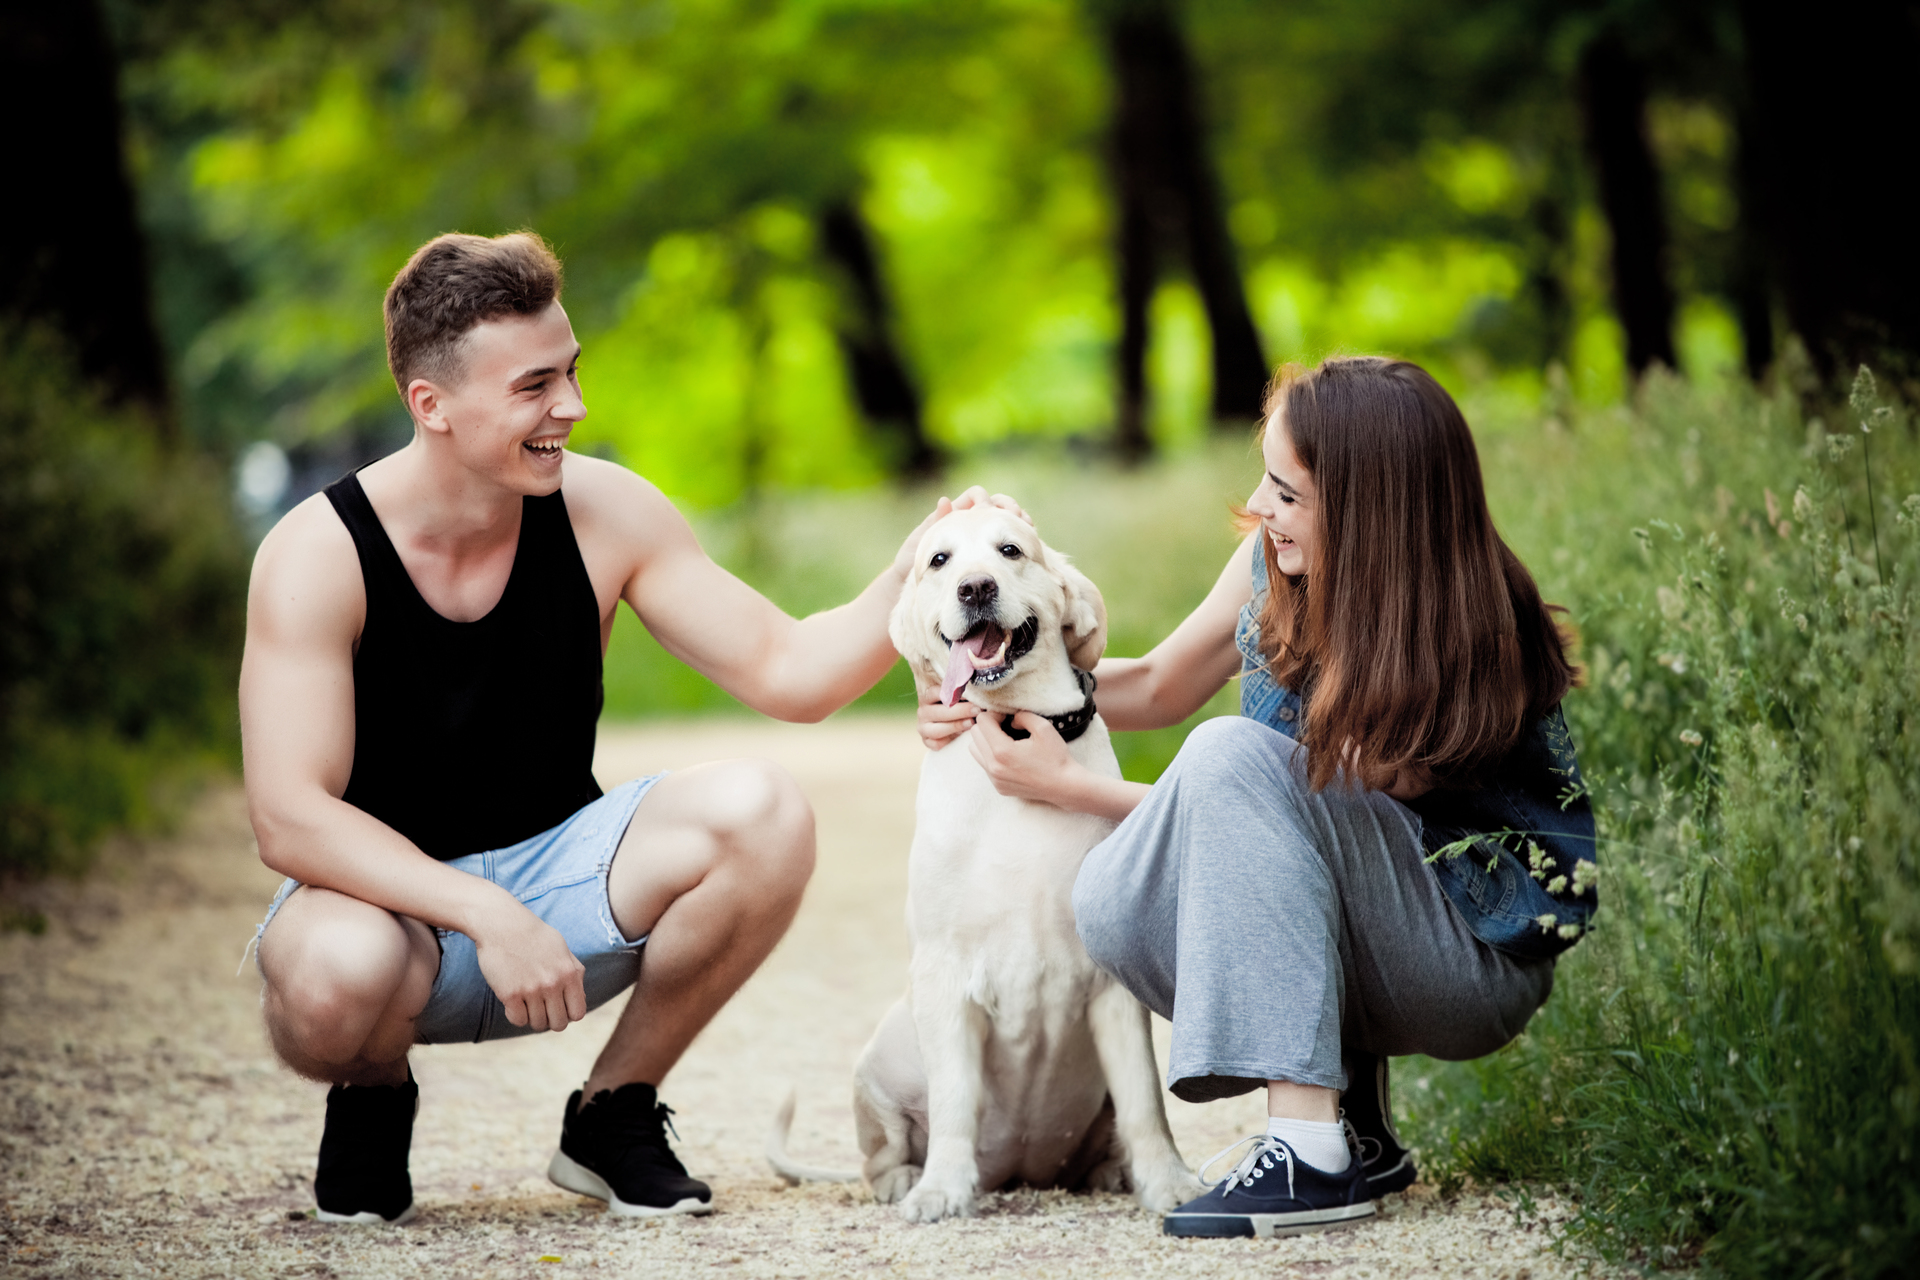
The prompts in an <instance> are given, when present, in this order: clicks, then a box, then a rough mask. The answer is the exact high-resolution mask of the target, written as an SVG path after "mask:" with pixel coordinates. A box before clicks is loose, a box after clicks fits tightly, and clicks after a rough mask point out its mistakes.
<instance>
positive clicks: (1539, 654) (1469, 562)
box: [1259, 356, 1579, 791]
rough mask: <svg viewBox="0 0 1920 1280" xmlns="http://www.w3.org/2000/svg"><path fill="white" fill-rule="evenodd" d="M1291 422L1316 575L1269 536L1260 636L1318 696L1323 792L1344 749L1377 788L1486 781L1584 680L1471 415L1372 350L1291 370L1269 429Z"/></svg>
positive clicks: (1270, 405)
mask: <svg viewBox="0 0 1920 1280" xmlns="http://www.w3.org/2000/svg"><path fill="white" fill-rule="evenodd" d="M1276 413H1277V414H1278V415H1279V422H1278V424H1277V425H1278V426H1279V427H1280V429H1282V430H1284V431H1285V433H1286V436H1287V439H1288V440H1289V441H1290V442H1291V443H1292V445H1293V450H1294V453H1295V455H1296V456H1298V458H1299V459H1300V462H1301V465H1302V466H1304V467H1305V468H1306V469H1307V472H1308V474H1310V475H1311V476H1312V477H1313V483H1314V491H1315V494H1316V497H1315V505H1316V521H1317V526H1318V528H1317V533H1316V536H1315V538H1314V551H1313V560H1312V563H1310V564H1309V565H1308V569H1307V572H1306V574H1304V575H1303V576H1300V577H1289V576H1287V575H1285V574H1283V573H1281V572H1280V570H1279V567H1278V565H1276V564H1275V562H1274V556H1273V545H1272V542H1271V540H1270V539H1268V538H1266V537H1264V536H1263V537H1262V538H1261V540H1260V544H1261V546H1262V547H1264V548H1265V556H1266V566H1267V583H1268V586H1269V590H1268V592H1267V598H1266V603H1265V605H1264V607H1263V608H1262V611H1261V613H1260V619H1259V621H1260V639H1261V649H1262V651H1263V653H1264V655H1265V657H1266V659H1267V662H1268V666H1269V668H1270V670H1271V671H1272V673H1273V676H1274V678H1275V679H1276V680H1278V681H1279V682H1280V683H1281V684H1284V685H1287V686H1289V687H1291V688H1293V689H1296V690H1299V691H1301V692H1303V693H1306V694H1308V695H1309V697H1308V700H1307V717H1306V723H1305V725H1304V727H1303V730H1302V733H1301V741H1302V742H1303V743H1304V744H1305V745H1306V747H1307V749H1308V777H1309V780H1310V783H1311V785H1312V787H1313V788H1314V790H1316V791H1317V790H1319V789H1321V788H1322V787H1325V786H1326V785H1327V784H1328V783H1329V782H1331V781H1332V780H1333V779H1334V777H1335V776H1336V775H1337V774H1338V772H1339V770H1340V768H1341V765H1342V756H1343V754H1345V755H1346V756H1347V759H1346V760H1345V765H1346V768H1347V770H1348V775H1349V776H1350V777H1351V778H1354V779H1356V780H1358V781H1359V782H1361V783H1363V784H1364V785H1366V786H1369V787H1386V786H1388V785H1390V784H1391V782H1392V780H1393V778H1394V777H1395V775H1396V774H1398V773H1400V772H1401V771H1402V770H1403V769H1416V770H1420V769H1423V770H1426V771H1427V772H1428V773H1430V774H1432V775H1433V778H1434V780H1435V781H1436V782H1437V783H1440V784H1445V783H1448V782H1454V783H1456V784H1467V785H1471V776H1472V775H1473V773H1474V772H1475V771H1476V770H1477V769H1479V768H1480V767H1481V766H1483V765H1485V764H1488V763H1490V762H1491V761H1493V760H1495V759H1498V758H1499V757H1500V756H1502V755H1504V754H1506V753H1507V752H1508V751H1510V750H1511V749H1512V748H1513V747H1514V745H1515V744H1516V743H1518V741H1519V740H1520V737H1521V735H1522V734H1523V733H1524V732H1525V731H1526V729H1527V726H1528V725H1529V724H1531V723H1532V722H1533V721H1535V720H1537V719H1538V718H1539V717H1541V716H1543V715H1545V714H1546V713H1547V712H1548V711H1549V710H1551V709H1552V708H1553V707H1554V705H1555V704H1557V703H1558V702H1559V701H1560V699H1561V698H1562V697H1563V696H1565V694H1566V692H1567V690H1568V689H1569V688H1570V687H1572V686H1573V684H1574V683H1575V682H1576V681H1577V679H1578V678H1579V672H1578V670H1577V669H1576V668H1575V667H1574V666H1573V664H1572V663H1571V662H1570V661H1569V660H1568V657H1567V647H1568V644H1567V639H1566V637H1564V636H1563V635H1562V633H1561V630H1560V628H1559V626H1558V625H1557V624H1556V623H1555V621H1554V618H1553V612H1554V611H1556V607H1555V606H1550V605H1547V604H1545V603H1543V602H1542V601H1541V599H1540V589H1539V588H1538V587H1537V586H1535V585H1534V581H1533V575H1532V574H1530V573H1528V572H1527V568H1526V566H1525V565H1523V564H1521V563H1520V559H1519V557H1517V556H1515V555H1514V554H1513V552H1512V551H1511V550H1510V549H1509V548H1508V547H1507V544H1506V543H1505V542H1504V541H1502V540H1501V538H1500V535H1499V534H1498V533H1497V532H1496V531H1495V530H1494V527H1493V517H1492V515H1491V514H1490V513H1489V512H1488V510H1487V496H1486V491H1485V488H1484V486H1483V484H1482V481H1481V477H1480V458H1479V454H1478V453H1477V452H1476V451H1475V449H1474V445H1473V435H1472V433H1471V432H1469V431H1468V429H1467V422H1466V419H1465V418H1464V417H1462V416H1461V413H1460V409H1459V406H1457V405H1455V404H1454V402H1453V397H1452V396H1449V395H1448V394H1447V393H1446V391H1445V390H1444V389H1443V388H1442V387H1441V386H1440V384H1439V383H1437V382H1435V381H1434V380H1433V378H1432V376H1431V375H1429V374H1428V373H1427V371H1426V370H1424V369H1422V368H1420V367H1419V366H1418V365H1415V364H1411V363H1408V362H1407V361H1404V360H1387V359H1382V358H1379V357H1371V356H1368V357H1352V358H1344V359H1334V360H1328V361H1326V362H1325V363H1323V364H1322V365H1320V367H1319V368H1317V369H1315V370H1313V371H1311V372H1306V371H1303V370H1301V369H1299V368H1298V367H1296V366H1289V367H1287V368H1286V369H1283V370H1281V372H1280V374H1279V375H1278V376H1276V378H1275V379H1274V382H1273V385H1272V386H1271V387H1270V388H1269V390H1268V392H1267V401H1266V420H1267V422H1268V423H1269V429H1271V427H1272V426H1273V425H1274V416H1275V414H1276ZM1562 612H1564V611H1562Z"/></svg>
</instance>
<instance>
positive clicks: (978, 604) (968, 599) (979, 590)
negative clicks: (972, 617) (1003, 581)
mask: <svg viewBox="0 0 1920 1280" xmlns="http://www.w3.org/2000/svg"><path fill="white" fill-rule="evenodd" d="M956 590H957V592H958V594H959V596H960V603H961V604H963V605H965V606H967V608H969V609H986V608H988V607H990V606H991V605H992V604H993V602H994V601H995V600H996V599H997V598H999V595H1000V584H999V583H997V582H995V581H994V580H993V579H992V578H989V577H988V576H987V575H986V574H984V573H983V574H981V575H979V576H978V577H974V578H968V579H967V580H966V581H964V582H962V583H961V584H960V585H959V587H958V588H956Z"/></svg>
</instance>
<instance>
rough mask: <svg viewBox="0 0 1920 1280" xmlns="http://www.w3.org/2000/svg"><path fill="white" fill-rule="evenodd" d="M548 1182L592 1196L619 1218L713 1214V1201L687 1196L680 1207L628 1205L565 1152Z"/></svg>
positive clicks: (550, 1170)
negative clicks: (602, 1202)
mask: <svg viewBox="0 0 1920 1280" xmlns="http://www.w3.org/2000/svg"><path fill="white" fill-rule="evenodd" d="M547 1180H548V1181H549V1182H551V1183H553V1184H554V1185H555V1186H557V1187H564V1188H566V1189H567V1190H568V1191H571V1192H573V1193H574V1194H576V1195H583V1196H591V1197H593V1198H594V1199H595V1200H605V1201H606V1202H607V1212H609V1213H611V1214H612V1215H613V1216H614V1217H616V1218H670V1217H673V1216H674V1215H676V1214H691V1213H712V1212H713V1201H711V1200H701V1199H698V1198H696V1197H694V1196H688V1197H687V1198H686V1199H685V1200H682V1201H680V1202H679V1203H678V1204H675V1205H670V1206H668V1207H667V1208H664V1209H662V1208H659V1207H658V1206H655V1205H650V1204H628V1203H627V1202H626V1201H625V1200H622V1199H621V1198H620V1197H619V1196H617V1195H615V1194H613V1188H612V1187H610V1186H608V1185H607V1180H606V1179H605V1178H603V1177H601V1176H600V1175H599V1174H597V1173H595V1172H594V1171H593V1170H591V1169H589V1168H587V1166H585V1165H583V1164H581V1163H580V1162H579V1161H577V1160H575V1159H574V1158H573V1157H572V1156H569V1155H568V1154H567V1153H566V1152H564V1151H556V1152H554V1153H553V1159H552V1160H551V1161H550V1162H549V1163H548V1164H547Z"/></svg>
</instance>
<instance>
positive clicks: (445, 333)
mask: <svg viewBox="0 0 1920 1280" xmlns="http://www.w3.org/2000/svg"><path fill="white" fill-rule="evenodd" d="M559 298H560V259H559V258H557V257H555V256H554V253H553V250H552V248H550V247H549V246H548V244H547V242H546V241H545V240H542V239H541V238H540V237H539V236H538V235H536V234H534V233H533V232H531V231H515V232H513V233H512V234H511V235H504V236H494V237H492V238H489V237H487V236H468V235H460V234H457V233H456V234H450V235H444V236H436V237H434V238H433V239H431V240H429V241H427V242H426V243H425V244H423V245H421V246H420V247H419V248H418V249H416V250H415V251H414V254H413V256H412V257H411V258H408V259H407V265H406V266H404V267H402V268H400V274H399V275H397V276H395V277H394V278H393V283H392V284H391V285H389V286H387V302H386V315H387V367H388V368H389V369H391V370H392V371H393V381H394V383H395V385H397V386H398V387H399V388H400V393H401V394H402V395H405V394H406V391H407V384H408V383H409V382H412V381H413V380H414V379H415V378H425V379H427V380H428V381H430V382H440V383H446V384H453V383H457V382H459V380H460V378H461V377H462V376H463V375H464V373H465V370H463V369H462V368H461V359H460V343H461V340H462V339H463V338H465V337H466V336H467V334H468V332H470V331H471V330H472V329H473V327H474V326H475V325H477V324H481V323H484V322H485V321H488V320H497V319H499V318H500V317H501V316H508V315H518V316H530V315H537V314H539V313H540V312H542V311H545V310H546V309H547V307H548V306H550V305H551V304H553V303H554V302H556V301H558V300H559Z"/></svg>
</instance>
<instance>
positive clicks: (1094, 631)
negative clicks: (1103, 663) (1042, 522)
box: [1048, 549, 1107, 671]
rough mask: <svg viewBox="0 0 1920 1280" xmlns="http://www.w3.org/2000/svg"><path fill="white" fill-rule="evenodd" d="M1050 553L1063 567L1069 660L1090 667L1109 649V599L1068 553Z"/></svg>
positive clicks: (1063, 626)
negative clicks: (1074, 565)
mask: <svg viewBox="0 0 1920 1280" xmlns="http://www.w3.org/2000/svg"><path fill="white" fill-rule="evenodd" d="M1048 555H1049V558H1050V559H1051V560H1052V561H1053V565H1054V567H1055V568H1056V569H1058V570H1059V571H1060V585H1061V587H1062V588H1063V589H1064V590H1065V591H1066V594H1067V607H1066V609H1065V610H1064V611H1062V613H1061V614H1060V631H1061V635H1062V638H1063V639H1065V641H1066V642H1067V660H1068V661H1070V662H1072V663H1073V665H1074V666H1076V667H1078V668H1080V669H1081V670H1082V671H1091V670H1093V664H1094V663H1096V662H1098V661H1100V655H1101V654H1103V653H1105V652H1106V651H1107V602H1106V601H1105V600H1102V599H1101V598H1100V588H1098V587H1096V586H1094V585H1093V579H1091V578H1089V577H1088V576H1087V575H1086V574H1084V573H1082V572H1080V571H1079V570H1078V569H1076V568H1074V567H1073V565H1072V564H1071V563H1070V562H1069V561H1068V560H1067V558H1066V557H1065V556H1063V555H1061V554H1060V553H1059V552H1058V551H1052V550H1051V549H1049V552H1048Z"/></svg>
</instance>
